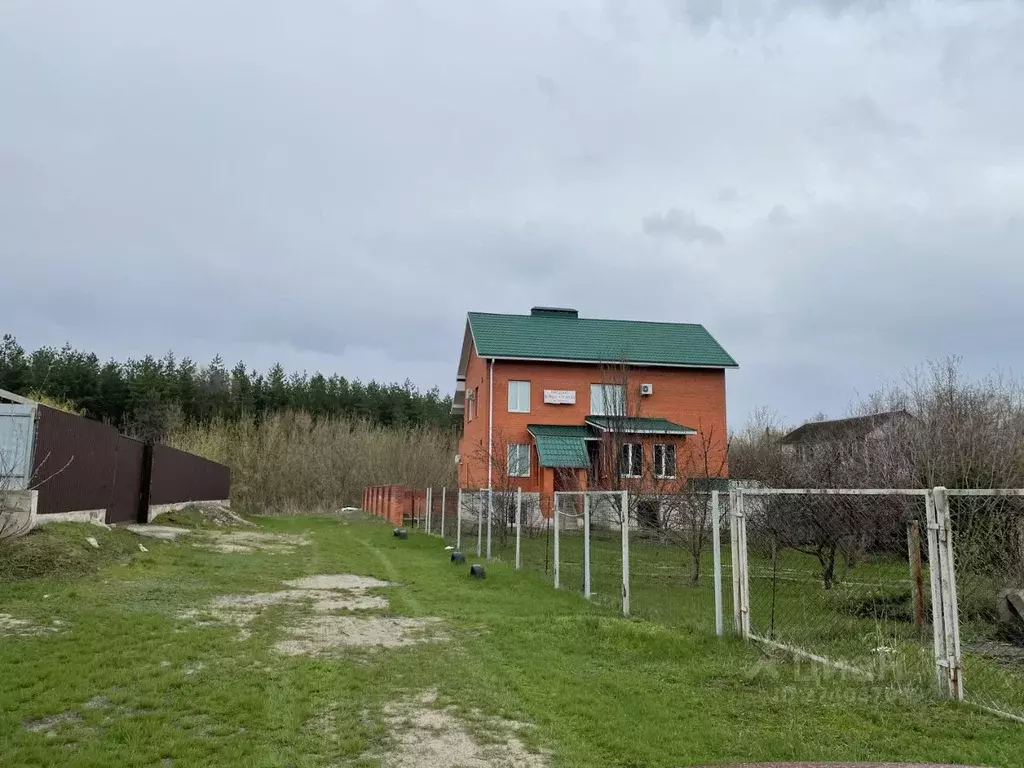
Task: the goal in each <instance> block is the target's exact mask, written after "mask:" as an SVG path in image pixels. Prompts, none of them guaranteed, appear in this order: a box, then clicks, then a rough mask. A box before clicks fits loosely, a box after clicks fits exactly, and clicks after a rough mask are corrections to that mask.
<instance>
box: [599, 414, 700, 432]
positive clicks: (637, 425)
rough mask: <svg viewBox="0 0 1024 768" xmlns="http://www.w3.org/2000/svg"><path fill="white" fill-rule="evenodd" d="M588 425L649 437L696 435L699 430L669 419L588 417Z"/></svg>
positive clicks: (609, 430) (608, 430)
mask: <svg viewBox="0 0 1024 768" xmlns="http://www.w3.org/2000/svg"><path fill="white" fill-rule="evenodd" d="M586 422H587V424H589V425H590V426H592V427H594V428H595V429H599V430H602V431H607V432H623V433H629V434H638V435H639V434H648V435H695V434H697V430H695V429H693V428H692V427H684V426H683V425H682V424H676V423H674V422H671V421H669V420H668V419H644V418H640V417H638V416H587V418H586Z"/></svg>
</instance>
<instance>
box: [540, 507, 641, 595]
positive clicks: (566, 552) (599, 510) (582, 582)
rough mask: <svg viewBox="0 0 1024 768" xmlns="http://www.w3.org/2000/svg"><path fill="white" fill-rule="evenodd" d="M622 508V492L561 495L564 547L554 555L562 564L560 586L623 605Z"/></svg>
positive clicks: (560, 531) (559, 510)
mask: <svg viewBox="0 0 1024 768" xmlns="http://www.w3.org/2000/svg"><path fill="white" fill-rule="evenodd" d="M627 506H628V505H627ZM622 509H623V505H622V494H621V493H619V492H614V491H607V492H606V491H578V492H576V491H572V492H558V493H556V494H555V497H554V514H555V519H556V520H557V542H558V546H557V552H555V551H554V547H553V554H552V557H553V560H554V562H556V563H557V564H558V586H559V588H560V589H564V590H569V591H573V592H577V593H579V594H582V595H583V596H584V597H587V598H588V599H590V600H593V601H594V602H595V603H598V604H600V605H603V606H607V607H619V606H620V605H621V601H622V520H623V512H622ZM555 528H556V526H555V523H554V521H553V522H552V529H553V530H554V529H555ZM553 540H555V537H553ZM556 554H557V557H556ZM552 578H553V579H554V575H553V577H552Z"/></svg>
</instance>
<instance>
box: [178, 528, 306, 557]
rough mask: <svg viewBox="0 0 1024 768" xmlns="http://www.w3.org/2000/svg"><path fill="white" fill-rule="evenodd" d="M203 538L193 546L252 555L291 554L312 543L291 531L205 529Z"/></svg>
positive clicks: (212, 550)
mask: <svg viewBox="0 0 1024 768" xmlns="http://www.w3.org/2000/svg"><path fill="white" fill-rule="evenodd" d="M201 536H202V538H201V539H200V540H199V541H197V542H196V543H195V544H193V546H195V547H197V548H199V549H205V550H209V551H210V552H222V553H230V552H234V553H238V554H243V555H251V554H253V553H254V552H266V553H268V554H271V555H278V554H282V555H286V554H291V553H292V552H294V551H295V550H297V549H298V548H299V547H304V546H306V545H308V544H309V543H310V541H309V539H308V538H306V537H305V536H299V535H297V534H291V533H260V532H258V531H203V532H202V533H201Z"/></svg>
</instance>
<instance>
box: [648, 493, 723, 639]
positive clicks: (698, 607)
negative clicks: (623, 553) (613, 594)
mask: <svg viewBox="0 0 1024 768" xmlns="http://www.w3.org/2000/svg"><path fill="white" fill-rule="evenodd" d="M716 497H717V515H718V523H719V525H718V530H719V544H718V555H719V558H720V563H721V574H722V584H723V586H722V598H723V605H722V611H724V612H727V615H730V616H731V611H732V596H731V586H730V585H731V583H732V581H731V579H732V569H731V554H730V551H729V517H728V515H729V495H728V494H727V493H717V494H714V493H711V492H708V491H693V492H684V493H659V494H643V495H641V494H633V495H631V496H630V497H629V499H630V500H629V508H630V509H629V513H630V528H631V531H630V581H631V586H632V611H633V613H634V614H636V615H638V616H642V617H644V618H648V619H652V620H654V621H659V622H662V623H664V624H668V625H670V626H696V627H701V628H705V629H710V630H712V631H714V630H715V629H716V605H715V568H714V563H715V529H716V526H715V514H716V512H715V508H716Z"/></svg>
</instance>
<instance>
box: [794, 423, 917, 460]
mask: <svg viewBox="0 0 1024 768" xmlns="http://www.w3.org/2000/svg"><path fill="white" fill-rule="evenodd" d="M912 419H913V416H911V415H910V414H909V413H907V412H906V411H902V410H900V411H885V412H882V413H871V414H867V415H866V416H854V417H851V418H846V419H832V420H829V421H809V422H807V423H806V424H804V425H802V426H799V427H797V428H796V429H794V430H793V431H792V432H789V433H787V434H786V435H784V436H783V437H782V439H781V440H780V441H779V442H780V443H781V444H782V446H783V450H784V451H786V453H789V454H791V455H793V456H796V457H797V459H799V460H800V461H803V462H811V461H814V460H815V459H821V458H837V459H841V460H849V461H853V460H856V461H858V462H859V461H864V462H865V464H870V462H871V455H872V452H873V448H875V447H877V446H878V445H879V444H881V443H883V442H885V441H887V440H889V439H891V438H893V437H895V436H896V435H897V434H898V432H899V430H901V429H903V428H904V427H905V426H906V425H907V424H908V423H909V422H910V421H911V420H912Z"/></svg>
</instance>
